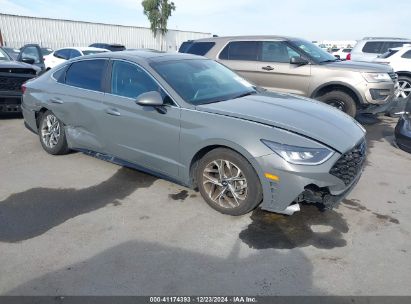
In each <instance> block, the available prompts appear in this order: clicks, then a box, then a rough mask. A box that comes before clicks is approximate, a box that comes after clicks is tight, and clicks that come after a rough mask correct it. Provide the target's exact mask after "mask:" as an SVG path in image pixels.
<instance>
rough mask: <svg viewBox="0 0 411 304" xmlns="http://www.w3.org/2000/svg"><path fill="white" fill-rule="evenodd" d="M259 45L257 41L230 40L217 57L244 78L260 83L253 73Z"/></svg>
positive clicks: (257, 58) (258, 55) (258, 54)
mask: <svg viewBox="0 0 411 304" xmlns="http://www.w3.org/2000/svg"><path fill="white" fill-rule="evenodd" d="M259 45H260V42H258V41H231V42H229V43H228V44H227V45H226V46H225V47H224V48H223V50H222V51H221V52H220V54H219V55H218V59H219V61H220V62H221V63H222V64H224V65H225V66H227V67H229V68H230V69H232V70H234V71H236V72H237V73H239V74H240V75H242V76H243V77H244V78H246V79H248V80H249V81H251V82H254V83H255V84H257V85H261V84H260V83H259V78H258V75H257V74H256V73H255V71H256V66H257V62H258V60H259V57H260V48H259Z"/></svg>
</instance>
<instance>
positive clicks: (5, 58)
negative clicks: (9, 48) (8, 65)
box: [0, 49, 11, 61]
mask: <svg viewBox="0 0 411 304" xmlns="http://www.w3.org/2000/svg"><path fill="white" fill-rule="evenodd" d="M0 61H11V59H10V57H9V55H7V53H6V52H5V51H4V50H3V49H0Z"/></svg>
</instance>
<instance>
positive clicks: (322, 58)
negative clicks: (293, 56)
mask: <svg viewBox="0 0 411 304" xmlns="http://www.w3.org/2000/svg"><path fill="white" fill-rule="evenodd" d="M290 44H291V45H292V46H294V47H296V48H298V49H299V50H300V51H302V52H303V53H304V54H306V55H308V56H309V57H310V58H311V59H313V60H314V61H315V62H317V63H321V62H329V61H336V60H337V59H336V58H335V57H334V56H333V55H331V54H330V53H327V52H326V51H324V50H322V49H321V48H319V47H318V46H316V45H315V44H314V43H311V42H309V41H304V40H291V41H290Z"/></svg>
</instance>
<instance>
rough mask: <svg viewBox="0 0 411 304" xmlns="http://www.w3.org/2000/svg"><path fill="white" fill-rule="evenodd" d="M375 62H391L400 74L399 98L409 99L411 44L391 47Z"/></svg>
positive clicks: (410, 90)
mask: <svg viewBox="0 0 411 304" xmlns="http://www.w3.org/2000/svg"><path fill="white" fill-rule="evenodd" d="M373 62H376V63H384V64H389V65H390V66H391V67H392V68H393V69H394V71H395V72H396V73H397V75H398V85H399V87H398V90H397V93H396V94H397V95H396V96H397V98H398V99H400V100H404V101H406V100H408V99H409V98H410V95H411V44H404V46H403V47H399V48H393V49H389V50H388V51H387V52H385V53H384V54H382V55H380V56H379V57H377V58H375V59H374V60H373Z"/></svg>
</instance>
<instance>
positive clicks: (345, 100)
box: [317, 91, 357, 117]
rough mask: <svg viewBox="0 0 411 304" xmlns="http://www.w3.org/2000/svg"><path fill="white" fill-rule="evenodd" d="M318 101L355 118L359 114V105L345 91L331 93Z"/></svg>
mask: <svg viewBox="0 0 411 304" xmlns="http://www.w3.org/2000/svg"><path fill="white" fill-rule="evenodd" d="M317 99H318V100H319V101H322V102H324V103H326V104H328V105H330V106H333V107H335V108H337V109H339V110H341V111H343V112H345V113H347V114H348V115H350V116H352V117H355V115H356V114H357V105H356V103H355V101H354V99H353V98H352V97H351V96H350V95H349V94H347V93H345V92H343V91H330V92H328V93H325V94H324V95H322V96H320V97H318V98H317Z"/></svg>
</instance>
